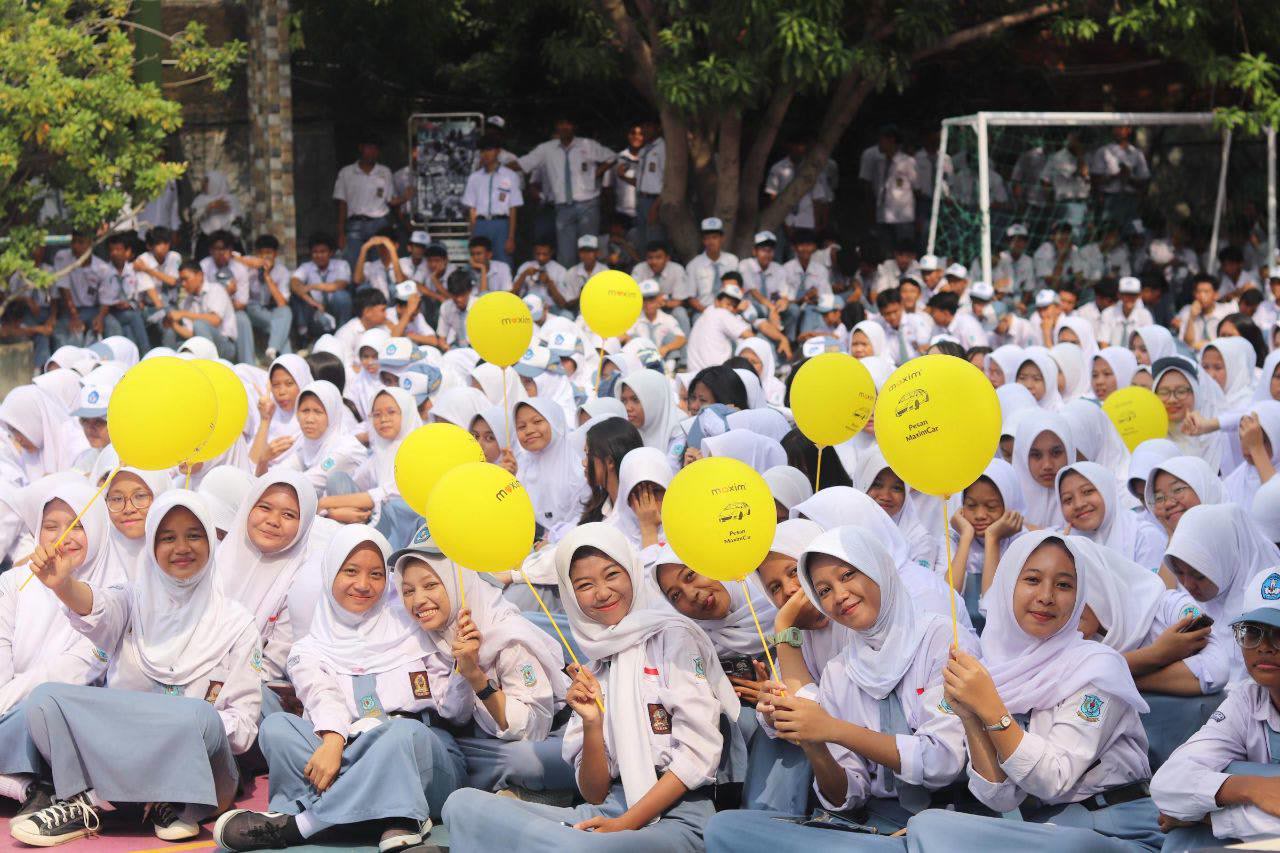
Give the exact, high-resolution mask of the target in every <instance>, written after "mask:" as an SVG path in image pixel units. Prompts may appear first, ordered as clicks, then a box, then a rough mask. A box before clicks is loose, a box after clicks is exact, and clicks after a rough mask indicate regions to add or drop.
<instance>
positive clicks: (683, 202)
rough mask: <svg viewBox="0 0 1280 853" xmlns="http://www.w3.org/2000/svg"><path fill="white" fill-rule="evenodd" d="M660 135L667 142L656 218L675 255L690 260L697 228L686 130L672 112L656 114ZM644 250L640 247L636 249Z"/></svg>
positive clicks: (681, 120) (682, 121)
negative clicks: (692, 205) (693, 207)
mask: <svg viewBox="0 0 1280 853" xmlns="http://www.w3.org/2000/svg"><path fill="white" fill-rule="evenodd" d="M659 117H660V118H661V120H662V135H663V138H665V139H666V140H667V167H666V169H665V171H663V173H662V195H660V196H659V197H658V218H659V220H660V221H661V222H662V224H663V225H664V226H666V229H667V234H668V235H670V238H671V242H672V244H673V246H674V247H675V251H676V255H678V256H679V257H681V258H691V257H693V256H694V255H696V254H698V248H697V246H698V240H697V225H696V223H695V222H694V220H693V214H692V208H691V206H690V205H689V201H688V196H689V168H690V158H689V129H688V126H687V125H686V124H685V121H684V119H683V118H682V117H681V116H680V115H678V114H677V113H676V112H675V111H674V110H672V109H670V108H667V107H663V108H662V109H661V110H660V111H659ZM637 248H640V249H643V247H637Z"/></svg>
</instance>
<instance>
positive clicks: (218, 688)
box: [204, 681, 222, 704]
mask: <svg viewBox="0 0 1280 853" xmlns="http://www.w3.org/2000/svg"><path fill="white" fill-rule="evenodd" d="M221 692H222V682H221V681H210V682H209V689H208V690H206V691H205V692H204V701H206V702H208V703H209V704H213V703H214V702H217V701H218V694H219V693H221Z"/></svg>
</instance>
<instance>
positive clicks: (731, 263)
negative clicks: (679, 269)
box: [684, 252, 739, 308]
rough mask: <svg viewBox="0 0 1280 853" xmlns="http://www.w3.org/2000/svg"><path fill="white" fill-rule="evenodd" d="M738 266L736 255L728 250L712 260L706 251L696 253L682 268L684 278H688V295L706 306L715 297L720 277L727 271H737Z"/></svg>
mask: <svg viewBox="0 0 1280 853" xmlns="http://www.w3.org/2000/svg"><path fill="white" fill-rule="evenodd" d="M738 266H739V261H738V256H737V255H731V254H729V253H728V252H721V253H720V257H718V258H716V259H715V260H714V261H713V260H711V258H709V257H707V253H706V252H703V253H702V254H701V255H698V256H697V257H696V258H694V259H693V260H691V261H689V263H688V264H687V265H686V266H685V268H684V274H685V278H687V279H688V280H689V289H690V291H691V293H690V296H692V297H693V298H694V299H697V300H698V301H699V302H700V303H702V307H703V308H706V307H707V306H708V305H710V304H711V303H712V302H713V301H714V300H715V298H716V291H717V290H719V288H720V277H721V276H723V275H724V274H725V273H727V272H737V271H738Z"/></svg>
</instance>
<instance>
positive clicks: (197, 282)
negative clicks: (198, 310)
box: [178, 270, 204, 296]
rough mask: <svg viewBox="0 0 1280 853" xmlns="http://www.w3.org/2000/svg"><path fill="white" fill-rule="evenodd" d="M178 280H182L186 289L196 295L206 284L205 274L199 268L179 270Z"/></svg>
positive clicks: (183, 287)
mask: <svg viewBox="0 0 1280 853" xmlns="http://www.w3.org/2000/svg"><path fill="white" fill-rule="evenodd" d="M178 281H180V282H182V289H183V290H184V291H186V292H187V293H189V294H191V295H192V296H194V295H195V294H197V293H199V292H200V288H201V287H203V286H204V275H202V274H201V273H200V272H199V271H198V270H179V271H178Z"/></svg>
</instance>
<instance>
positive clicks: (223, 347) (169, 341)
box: [163, 261, 236, 360]
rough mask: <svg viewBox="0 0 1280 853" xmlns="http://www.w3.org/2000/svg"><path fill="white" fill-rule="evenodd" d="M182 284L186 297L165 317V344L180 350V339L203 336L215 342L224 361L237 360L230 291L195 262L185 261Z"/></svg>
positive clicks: (233, 312) (182, 269)
mask: <svg viewBox="0 0 1280 853" xmlns="http://www.w3.org/2000/svg"><path fill="white" fill-rule="evenodd" d="M178 281H179V282H181V284H182V296H181V297H180V298H179V300H178V307H177V308H175V309H173V310H171V311H169V312H168V313H167V314H166V315H165V319H164V334H163V338H164V345H165V346H167V347H170V348H173V349H176V348H177V346H178V343H179V340H178V339H179V338H182V339H184V340H185V339H187V338H191V337H202V338H207V339H208V340H210V341H213V345H214V346H215V347H217V349H218V356H219V357H220V358H225V359H227V360H231V359H233V358H235V353H236V312H235V308H234V307H233V306H232V304H231V296H230V295H229V294H228V293H227V291H226V288H224V287H223V286H222V285H220V284H218V283H217V282H212V281H206V280H205V277H204V271H203V270H202V269H201V268H200V265H199V264H197V263H196V262H195V261H184V262H183V264H182V266H180V267H179V268H178Z"/></svg>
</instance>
